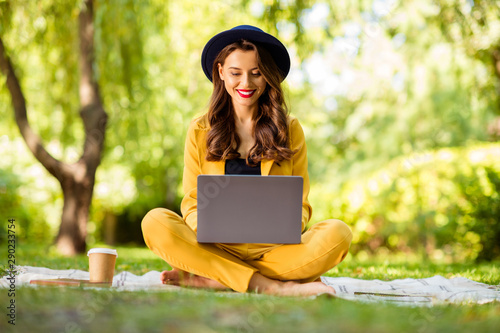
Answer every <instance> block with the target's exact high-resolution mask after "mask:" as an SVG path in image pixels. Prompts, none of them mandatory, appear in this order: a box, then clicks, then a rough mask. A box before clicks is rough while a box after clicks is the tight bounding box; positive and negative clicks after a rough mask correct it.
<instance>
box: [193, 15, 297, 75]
mask: <svg viewBox="0 0 500 333" xmlns="http://www.w3.org/2000/svg"><path fill="white" fill-rule="evenodd" d="M241 39H246V40H249V41H251V42H254V43H257V44H259V45H261V46H263V47H264V48H265V49H266V50H267V51H268V52H269V53H270V54H271V56H272V57H273V59H274V62H275V63H276V65H278V68H279V69H280V70H281V74H282V75H283V79H284V78H285V77H286V76H287V75H288V72H289V71H290V56H289V55H288V51H287V50H286V48H285V46H284V45H283V44H282V43H281V42H280V41H279V40H278V39H277V38H276V37H274V36H272V35H270V34H268V33H265V32H264V31H262V30H261V29H259V28H257V27H254V26H251V25H239V26H237V27H234V28H232V29H230V30H226V31H223V32H221V33H219V34H217V35H215V36H213V37H212V38H211V39H210V40H209V41H208V43H207V45H205V48H204V49H203V53H202V54H201V67H202V68H203V72H205V75H206V76H207V77H208V79H209V80H210V81H212V68H213V64H214V61H215V58H216V57H217V55H218V54H219V52H220V51H222V49H223V48H225V47H226V46H227V45H229V44H231V43H234V42H237V41H239V40H241Z"/></svg>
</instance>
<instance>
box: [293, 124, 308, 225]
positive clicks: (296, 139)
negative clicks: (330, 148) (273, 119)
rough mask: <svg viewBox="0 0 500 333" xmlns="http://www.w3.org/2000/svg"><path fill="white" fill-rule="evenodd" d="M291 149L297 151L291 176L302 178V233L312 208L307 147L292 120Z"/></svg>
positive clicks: (297, 126)
mask: <svg viewBox="0 0 500 333" xmlns="http://www.w3.org/2000/svg"><path fill="white" fill-rule="evenodd" d="M290 140H291V145H290V146H291V149H292V150H293V151H297V152H296V153H295V154H294V155H293V158H292V175H293V176H302V178H303V179H304V189H303V193H302V231H304V230H305V228H306V225H307V223H309V220H310V219H311V215H312V207H311V205H310V204H309V199H308V196H309V172H308V170H307V146H306V140H305V136H304V131H303V130H302V126H301V125H300V123H299V121H298V120H297V119H292V121H291V123H290Z"/></svg>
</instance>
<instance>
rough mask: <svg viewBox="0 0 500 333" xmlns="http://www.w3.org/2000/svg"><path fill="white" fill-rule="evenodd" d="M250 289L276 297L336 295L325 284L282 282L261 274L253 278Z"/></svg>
mask: <svg viewBox="0 0 500 333" xmlns="http://www.w3.org/2000/svg"><path fill="white" fill-rule="evenodd" d="M248 289H249V290H251V291H255V292H257V293H263V294H268V295H276V296H316V295H321V294H328V295H332V296H334V295H335V289H333V288H332V287H329V286H327V285H326V284H324V283H323V282H317V281H315V282H308V283H298V282H294V281H288V282H282V281H278V280H272V279H269V278H267V277H265V276H263V275H261V274H259V273H255V274H254V275H253V276H252V278H251V279H250V283H249V285H248Z"/></svg>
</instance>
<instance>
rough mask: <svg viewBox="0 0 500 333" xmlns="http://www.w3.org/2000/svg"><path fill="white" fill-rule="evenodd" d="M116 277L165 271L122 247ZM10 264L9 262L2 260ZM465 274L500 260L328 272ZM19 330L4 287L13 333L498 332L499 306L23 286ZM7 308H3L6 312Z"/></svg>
mask: <svg viewBox="0 0 500 333" xmlns="http://www.w3.org/2000/svg"><path fill="white" fill-rule="evenodd" d="M117 250H118V254H119V257H118V261H117V266H116V268H117V271H118V272H119V271H123V270H127V271H129V272H132V273H135V274H144V273H145V272H147V271H150V270H163V269H166V268H168V266H166V264H165V263H163V262H162V260H160V259H158V258H157V257H156V256H155V255H154V254H153V253H151V252H150V251H149V250H148V249H145V248H137V247H117ZM16 259H17V263H18V264H19V265H31V266H44V267H49V268H53V269H68V268H76V269H82V270H88V259H87V257H86V256H85V255H81V256H77V257H74V258H64V257H61V256H58V255H57V254H56V253H55V252H54V251H53V249H51V248H45V247H43V246H37V245H26V244H21V245H20V246H18V248H17V250H16ZM3 262H6V261H3V259H2V263H3ZM437 274H439V275H442V276H444V277H447V278H451V277H456V276H463V277H466V278H469V279H473V280H476V281H480V282H484V283H488V284H495V285H497V284H499V283H500V265H499V263H485V264H473V263H470V264H467V263H465V264H446V265H445V264H438V263H432V262H422V261H419V260H417V259H411V260H410V259H408V258H401V257H395V256H392V257H388V258H370V259H367V260H364V261H359V260H355V259H353V258H351V257H348V258H347V259H346V260H345V261H344V262H343V263H342V264H340V265H339V266H338V267H336V268H334V269H333V270H331V271H330V272H328V274H327V275H329V276H348V277H354V278H363V279H381V280H392V279H398V278H406V277H412V278H421V277H430V276H434V275H437ZM15 299H16V326H15V327H12V326H11V325H8V324H7V320H6V318H5V317H6V316H5V313H7V312H6V308H5V306H6V305H7V304H8V302H9V297H8V296H7V293H6V292H5V291H2V290H0V305H1V306H0V308H2V309H5V310H3V311H0V314H1V317H0V318H1V319H0V331H1V332H5V331H13V332H14V331H16V332H335V331H339V332H366V331H369V332H426V333H427V332H448V331H449V332H471V331H472V332H474V331H475V332H497V330H498V327H500V303H498V302H497V303H490V304H485V305H441V306H434V307H432V308H410V307H400V306H397V305H393V304H363V303H358V302H351V301H345V300H341V299H328V298H318V299H315V300H313V299H303V298H284V297H271V296H263V295H256V294H237V293H220V292H219V293H217V292H210V291H200V290H193V289H182V290H180V291H168V292H161V291H155V292H143V291H141V292H118V291H113V290H110V289H103V290H94V289H91V290H89V289H83V288H68V287H66V288H62V287H37V288H31V287H19V288H18V290H16V298H15ZM4 305H5V306H4Z"/></svg>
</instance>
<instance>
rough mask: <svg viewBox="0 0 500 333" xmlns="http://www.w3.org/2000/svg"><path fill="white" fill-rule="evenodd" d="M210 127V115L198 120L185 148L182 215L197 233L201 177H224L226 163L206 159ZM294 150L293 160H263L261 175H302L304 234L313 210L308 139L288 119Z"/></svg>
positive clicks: (300, 129)
mask: <svg viewBox="0 0 500 333" xmlns="http://www.w3.org/2000/svg"><path fill="white" fill-rule="evenodd" d="M209 129H210V125H209V123H208V118H207V115H204V116H201V117H199V118H196V119H194V120H193V121H192V122H191V124H190V125H189V129H188V132H187V137H186V146H185V149H184V174H183V179H182V185H183V189H184V198H183V199H182V203H181V212H182V216H183V218H184V220H185V221H186V223H187V224H188V225H189V226H190V227H191V229H193V230H194V231H195V232H196V230H197V225H198V219H197V216H198V215H197V188H196V186H197V176H198V175H223V174H224V168H225V161H217V162H210V161H207V160H206V159H205V156H206V150H207V144H206V136H207V133H208V130H209ZM288 130H289V138H290V148H291V149H292V150H293V151H295V150H298V151H297V153H296V154H294V155H293V157H292V159H291V160H289V161H282V162H279V163H278V162H275V161H274V160H268V159H263V160H262V161H261V166H260V170H261V175H262V176H268V175H281V176H302V178H303V179H304V192H303V197H302V231H304V229H305V227H306V225H307V223H308V222H309V220H310V218H311V214H312V207H311V205H310V204H309V201H308V199H307V197H308V195H309V174H308V172H307V148H306V144H305V137H304V132H303V130H302V127H301V126H300V124H299V121H298V120H297V119H295V118H293V117H288Z"/></svg>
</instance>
